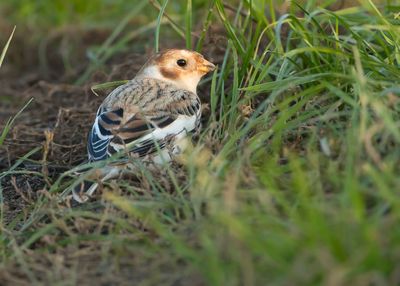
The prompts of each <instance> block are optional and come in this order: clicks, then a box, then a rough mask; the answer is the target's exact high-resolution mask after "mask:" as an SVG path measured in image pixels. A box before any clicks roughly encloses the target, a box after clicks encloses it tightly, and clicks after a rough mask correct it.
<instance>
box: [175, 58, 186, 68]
mask: <svg viewBox="0 0 400 286" xmlns="http://www.w3.org/2000/svg"><path fill="white" fill-rule="evenodd" d="M176 64H177V65H178V66H180V67H184V66H186V60H184V59H179V60H177V61H176Z"/></svg>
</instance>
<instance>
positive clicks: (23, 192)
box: [0, 25, 225, 285]
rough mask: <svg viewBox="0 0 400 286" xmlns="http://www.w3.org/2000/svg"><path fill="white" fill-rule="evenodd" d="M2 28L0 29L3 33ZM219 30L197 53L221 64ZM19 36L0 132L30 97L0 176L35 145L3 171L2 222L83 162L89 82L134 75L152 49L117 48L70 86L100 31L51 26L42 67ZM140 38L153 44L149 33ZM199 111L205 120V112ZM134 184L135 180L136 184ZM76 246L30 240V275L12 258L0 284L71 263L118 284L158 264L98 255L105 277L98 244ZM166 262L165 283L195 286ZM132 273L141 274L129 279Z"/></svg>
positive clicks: (93, 102)
mask: <svg viewBox="0 0 400 286" xmlns="http://www.w3.org/2000/svg"><path fill="white" fill-rule="evenodd" d="M8 28H9V27H7V29H4V31H8V30H9V29H8ZM1 30H2V26H1V25H0V31H1ZM221 31H222V30H221V29H219V28H212V30H211V33H210V34H211V35H214V36H213V37H209V38H207V39H206V42H205V47H208V48H207V49H206V50H205V51H204V52H203V53H204V55H205V56H206V57H207V58H209V59H210V60H212V61H213V62H215V63H220V62H222V57H223V52H224V45H225V39H223V36H218V35H220V33H221ZM4 34H6V33H4ZM21 34H23V33H21ZM18 35H19V34H18V33H17V34H16V35H15V37H14V38H13V41H12V45H11V46H10V49H9V51H8V53H7V57H6V61H5V63H4V65H3V67H2V68H1V70H0V90H1V93H0V97H1V98H0V102H1V105H0V130H3V128H4V125H5V123H6V122H7V120H8V119H9V118H10V117H11V116H13V115H15V114H16V113H17V112H18V111H19V110H20V109H21V108H22V107H23V106H24V105H25V104H26V103H27V102H28V101H29V100H30V99H31V98H33V101H32V102H31V104H30V105H29V106H28V107H27V108H26V109H25V110H24V111H23V112H22V114H21V115H20V116H19V117H18V118H17V119H16V121H15V123H14V125H13V127H12V129H11V131H10V132H9V134H8V135H7V138H6V140H5V142H4V144H3V146H1V147H0V174H2V173H3V172H6V171H7V170H9V168H10V167H11V166H13V165H14V164H15V162H17V160H18V159H19V158H21V157H22V156H24V155H25V154H27V153H28V152H30V151H31V150H33V149H34V148H38V151H37V152H36V153H34V154H33V155H32V156H30V157H29V160H25V161H24V162H23V163H22V164H20V165H19V166H18V168H17V169H16V170H20V171H23V174H13V175H7V176H6V177H4V178H3V179H2V180H1V182H0V183H1V188H2V193H3V200H4V205H3V206H4V218H3V219H4V223H5V224H6V225H7V224H8V223H10V222H12V221H13V219H14V218H16V217H17V216H19V215H22V218H28V217H29V212H30V209H31V208H32V207H33V206H34V205H35V200H36V199H37V197H38V194H41V193H42V192H43V190H46V189H48V187H49V185H51V183H52V182H54V181H55V180H56V179H57V178H58V177H59V176H60V175H61V174H62V173H63V172H65V171H66V170H69V169H71V168H72V167H74V166H77V165H79V164H80V163H82V162H84V161H85V159H86V138H87V133H88V131H89V129H90V127H91V124H92V122H93V120H94V116H95V113H96V110H97V107H98V106H99V105H100V103H101V102H102V100H103V99H104V96H105V95H106V92H103V93H102V94H101V96H99V97H97V96H95V95H94V94H93V93H92V92H91V90H90V87H91V86H93V85H94V84H97V83H103V82H109V81H114V80H122V79H130V78H133V77H134V75H135V73H136V72H137V71H138V70H139V68H140V67H141V66H142V64H143V63H144V62H145V60H146V58H147V57H148V56H149V55H150V53H151V51H145V52H144V54H143V53H133V52H126V53H120V54H117V55H115V56H113V57H112V58H111V59H110V60H109V61H107V62H106V64H105V66H103V67H101V68H99V69H98V70H97V71H96V72H95V73H94V74H92V76H91V77H90V78H89V80H87V81H86V82H85V84H83V85H82V86H77V85H73V84H72V82H73V81H74V80H76V79H77V78H78V77H79V75H80V74H82V72H83V71H84V70H85V68H86V67H87V66H88V64H89V62H88V60H87V59H86V57H85V51H86V48H87V47H89V46H91V45H95V44H101V43H102V42H103V41H104V40H105V39H106V37H107V35H108V32H107V31H90V32H87V31H86V32H83V31H79V30H78V31H75V30H73V29H64V30H62V31H57V33H54V34H52V35H50V36H49V38H48V39H46V41H45V42H46V53H45V54H46V58H45V60H44V61H45V62H46V65H45V66H43V65H41V63H43V59H40V58H39V49H40V47H39V46H38V45H35V44H32V43H30V42H26V41H25V39H23V38H21V37H19V36H18ZM140 40H141V41H148V42H150V43H152V42H151V40H150V39H148V38H143V39H140ZM65 41H68V42H71V43H72V44H71V45H72V46H71V47H69V49H72V50H73V51H74V52H72V53H71V52H70V54H71V55H70V65H71V66H73V68H69V69H67V68H65V66H64V65H63V63H62V59H61V57H62V54H63V49H65V47H64V46H63V43H65ZM2 42H3V41H2ZM27 45H31V46H29V47H28V46H27ZM150 46H151V45H150ZM179 46H182V44H181V43H169V44H166V45H163V48H170V47H179ZM208 89H209V86H208V87H202V88H201V89H200V92H199V94H201V97H202V101H203V102H204V103H205V104H206V103H207V92H206V90H208ZM204 115H205V118H206V117H207V114H204ZM35 172H37V173H40V174H42V175H38V174H37V173H35ZM134 184H136V185H138V182H135V183H134ZM167 184H168V182H167ZM45 224H46V222H39V225H38V226H39V227H40V226H44V225H45ZM74 224H75V225H79V224H87V225H89V226H90V227H93V228H94V227H96V224H97V222H96V221H91V222H89V221H85V220H82V221H80V220H79V219H77V220H76V221H75V222H74ZM110 228H112V226H110ZM83 231H85V230H83ZM80 232H82V230H79V228H78V229H77V233H80ZM56 239H59V238H57V237H52V236H45V237H44V238H43V239H42V240H41V241H40V242H39V244H41V245H43V244H45V245H48V246H49V247H50V248H51V245H52V240H56ZM39 247H40V245H39ZM81 248H82V249H69V248H68V247H67V248H60V249H56V250H55V251H54V252H52V253H47V254H43V253H37V252H35V251H34V249H35V246H33V248H32V247H31V249H27V250H26V251H27V253H25V254H27V255H25V256H24V257H26V258H27V259H28V260H29V261H26V263H27V264H28V265H30V267H31V271H33V274H31V275H29V274H28V273H26V272H24V269H23V267H22V266H23V265H22V266H21V264H20V263H19V262H16V261H14V262H10V263H7V264H5V265H7V266H6V267H1V268H0V282H1V281H2V282H1V284H2V285H10V284H13V285H29V284H30V283H31V282H32V275H33V277H34V278H35V277H36V278H37V279H39V281H57V280H59V281H62V280H63V279H64V278H69V277H68V275H70V274H71V271H72V272H73V269H76V271H77V273H78V274H77V275H78V276H77V281H78V282H83V283H84V284H91V281H93V280H91V279H96V280H95V281H96V283H97V282H98V283H97V284H99V283H100V285H124V283H125V284H126V283H127V281H137V280H140V279H141V277H146V276H151V272H152V271H156V272H157V269H152V268H151V267H152V266H151V265H152V263H153V262H154V261H153V262H151V261H150V262H149V261H146V260H143V261H142V258H141V256H140V255H139V254H138V256H137V260H138V261H136V262H135V258H134V257H133V258H132V257H125V256H122V257H121V258H120V261H118V263H117V264H115V263H114V261H111V260H112V259H114V258H113V257H112V256H110V257H109V261H108V260H107V259H106V260H102V261H103V263H105V265H103V266H102V267H111V269H107V275H102V269H101V267H100V266H99V265H98V263H97V262H96V261H98V260H99V255H103V254H102V253H103V252H104V244H102V245H96V244H95V243H93V244H90V245H89V244H88V245H84V246H82V245H81ZM147 256H148V255H147ZM78 258H79V259H78ZM125 260H126V261H125ZM169 264H170V262H169V261H159V262H157V265H158V266H155V267H158V268H159V267H161V268H163V269H164V268H165V273H167V275H166V277H165V279H166V280H165V281H167V280H168V279H169V280H171V279H172V280H171V283H170V284H174V285H187V283H185V281H186V282H188V281H190V284H192V285H200V284H201V283H200V282H199V281H200V280H199V278H196V277H195V275H194V276H193V275H191V276H190V277H185V275H183V276H182V275H180V274H179V273H177V275H175V274H174V275H171V270H172V269H171V270H168V269H169V268H171V266H169ZM113 265H114V266H113ZM115 265H118V266H115ZM124 265H125V267H124ZM132 265H135V268H136V271H135V272H132V271H131V267H132ZM57 267H59V268H57ZM112 267H116V268H115V269H113V268H112ZM52 270H54V271H56V272H57V271H58V270H60V271H58V272H57V273H58V274H54V275H58V276H59V277H56V276H54V277H46V275H49V273H54V271H52ZM49 271H50V272H49ZM163 272H164V271H163ZM81 274H82V275H81ZM103 274H104V273H103ZM137 275H139V276H141V277H136V276H137ZM117 278H118V279H117ZM3 283H4V284H3ZM166 283H167V284H168V282H166Z"/></svg>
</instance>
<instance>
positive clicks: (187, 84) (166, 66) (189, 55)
mask: <svg viewBox="0 0 400 286" xmlns="http://www.w3.org/2000/svg"><path fill="white" fill-rule="evenodd" d="M214 69H215V65H214V64H212V63H211V62H209V61H207V60H206V59H204V57H203V56H202V55H201V54H199V53H197V52H194V51H190V50H178V49H172V50H166V51H163V52H160V53H158V54H156V55H155V56H153V57H152V58H151V59H150V60H149V61H148V62H147V63H146V64H145V65H144V66H143V67H142V69H141V70H140V71H139V73H138V75H137V76H141V77H150V78H157V79H160V80H164V81H167V82H171V83H173V84H175V85H176V86H177V87H179V88H182V89H186V90H190V91H192V92H194V93H196V87H197V84H198V83H199V81H200V79H201V78H202V77H203V76H204V75H205V74H206V73H208V72H210V71H213V70H214Z"/></svg>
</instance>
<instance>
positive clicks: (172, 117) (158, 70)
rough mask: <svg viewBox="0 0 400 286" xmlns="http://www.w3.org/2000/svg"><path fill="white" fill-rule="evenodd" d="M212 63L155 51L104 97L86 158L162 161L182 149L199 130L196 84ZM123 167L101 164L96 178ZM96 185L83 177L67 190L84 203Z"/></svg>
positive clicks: (198, 56)
mask: <svg viewBox="0 0 400 286" xmlns="http://www.w3.org/2000/svg"><path fill="white" fill-rule="evenodd" d="M215 68H216V66H215V65H214V64H213V63H211V62H210V61H208V60H206V59H205V58H204V56H203V55H201V54H200V53H198V52H195V51H192V50H186V49H168V50H164V51H161V52H159V53H156V54H155V55H153V56H152V57H150V58H149V59H148V61H147V62H146V63H145V64H144V65H143V66H142V68H141V69H140V70H139V71H138V73H137V74H136V76H135V77H134V78H133V79H131V80H129V81H128V82H127V83H125V84H123V85H121V86H118V87H117V88H115V89H114V90H113V91H111V92H110V93H109V94H108V95H107V97H106V98H105V99H104V101H103V103H102V104H101V105H100V107H99V108H98V110H97V113H96V117H95V120H94V123H93V125H92V128H91V130H90V131H89V135H88V141H87V153H88V161H89V162H97V161H101V160H105V159H107V158H109V157H110V156H113V155H114V154H116V153H122V156H123V157H124V156H126V157H129V158H133V159H134V160H140V161H141V162H149V163H153V164H165V163H168V162H170V161H171V160H173V158H174V157H176V156H177V155H179V154H181V153H182V152H183V151H184V150H185V148H186V147H187V143H188V141H187V137H188V135H189V134H190V133H197V132H198V131H199V130H200V126H201V124H200V118H201V102H200V99H199V97H198V95H197V91H196V90H197V86H198V83H199V81H200V80H201V78H202V77H203V76H204V75H206V74H207V73H209V72H211V71H213V70H215ZM124 168H125V167H124V165H122V166H121V165H119V164H116V165H112V164H111V165H110V166H105V167H103V168H102V170H100V172H97V176H98V175H99V173H100V177H101V180H100V181H101V182H104V181H106V180H109V179H112V178H115V177H117V176H119V174H120V173H121V171H122V170H123V169H124ZM97 187H98V183H97V182H94V181H88V180H87V177H86V179H85V180H83V181H82V182H81V183H79V184H78V185H77V186H75V187H74V188H73V190H72V197H73V199H74V200H75V201H76V202H78V203H83V202H86V201H87V200H88V199H89V198H90V197H91V196H92V195H93V193H94V192H95V191H96V189H97Z"/></svg>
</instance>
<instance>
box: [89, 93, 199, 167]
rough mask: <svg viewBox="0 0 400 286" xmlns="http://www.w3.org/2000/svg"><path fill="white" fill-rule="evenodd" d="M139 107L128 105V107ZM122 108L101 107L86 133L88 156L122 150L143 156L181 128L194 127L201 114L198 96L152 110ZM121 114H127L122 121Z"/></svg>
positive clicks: (97, 157)
mask: <svg viewBox="0 0 400 286" xmlns="http://www.w3.org/2000/svg"><path fill="white" fill-rule="evenodd" d="M135 109H136V110H140V109H139V108H133V107H132V106H129V110H135ZM124 112H125V110H124V108H117V109H112V110H103V109H102V108H100V110H99V112H98V114H97V117H96V120H95V123H94V125H93V127H92V130H91V132H90V134H89V139H88V154H89V160H91V161H98V160H102V159H105V158H107V157H109V156H110V155H111V154H113V153H115V152H118V151H121V150H125V151H128V152H129V153H130V154H132V155H136V156H139V157H143V156H145V155H148V154H151V153H154V152H157V150H158V149H163V148H164V147H165V146H166V145H167V144H168V143H169V142H170V141H171V140H172V139H173V137H174V135H177V134H180V133H181V132H183V131H186V132H190V131H192V130H193V129H195V128H196V124H197V121H198V118H199V114H200V104H199V102H198V100H197V99H196V100H194V101H193V100H185V101H182V100H180V101H177V102H175V103H174V102H171V103H170V104H167V105H165V106H164V108H162V109H160V110H157V112H154V111H151V110H150V111H149V110H147V111H138V112H136V113H134V114H132V115H127V114H124ZM124 118H129V119H128V120H126V121H125V122H123V120H124Z"/></svg>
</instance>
